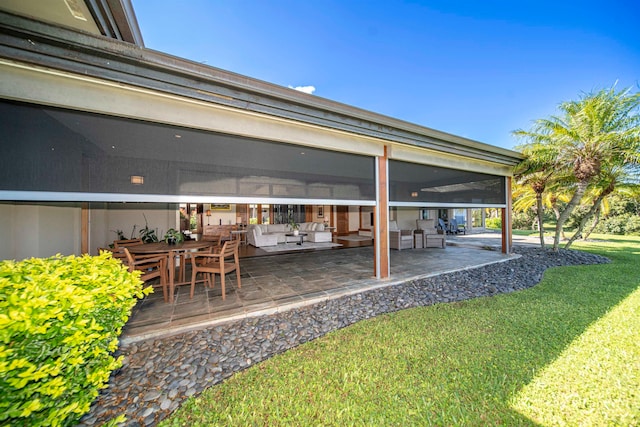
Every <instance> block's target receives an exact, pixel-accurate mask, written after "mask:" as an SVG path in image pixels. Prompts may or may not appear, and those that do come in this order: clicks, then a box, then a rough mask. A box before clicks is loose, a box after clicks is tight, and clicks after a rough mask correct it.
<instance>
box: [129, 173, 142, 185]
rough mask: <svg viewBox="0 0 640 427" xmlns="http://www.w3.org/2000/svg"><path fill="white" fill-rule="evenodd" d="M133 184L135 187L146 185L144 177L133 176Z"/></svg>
mask: <svg viewBox="0 0 640 427" xmlns="http://www.w3.org/2000/svg"><path fill="white" fill-rule="evenodd" d="M131 183H132V184H133V185H142V184H144V176H141V175H131Z"/></svg>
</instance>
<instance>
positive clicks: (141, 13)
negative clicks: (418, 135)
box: [132, 0, 640, 148]
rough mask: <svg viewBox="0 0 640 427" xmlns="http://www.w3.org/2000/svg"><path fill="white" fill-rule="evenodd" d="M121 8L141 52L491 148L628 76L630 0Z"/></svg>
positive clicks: (203, 0) (639, 61)
mask: <svg viewBox="0 0 640 427" xmlns="http://www.w3.org/2000/svg"><path fill="white" fill-rule="evenodd" d="M132 2H133V5H134V9H135V11H136V16H137V18H138V23H139V25H140V28H141V30H142V35H143V38H144V41H145V45H146V46H147V47H148V48H150V49H154V50H158V51H161V52H165V53H169V54H172V55H176V56H179V57H182V58H186V59H190V60H193V61H196V62H201V63H205V64H207V65H210V66H213V67H217V68H222V69H224V70H229V71H233V72H235V73H239V74H243V75H246V76H250V77H253V78H257V79H260V80H265V81H268V82H270V83H274V84H278V85H282V86H290V87H304V86H313V87H314V88H315V91H314V92H313V95H314V96H319V97H323V98H328V99H331V100H334V101H338V102H342V103H345V104H349V105H352V106H355V107H358V108H363V109H365V110H370V111H374V112H376V113H380V114H384V115H387V116H391V117H394V118H397V119H401V120H406V121H408V122H412V123H416V124H420V125H423V126H427V127H430V128H433V129H437V130H440V131H444V132H449V133H453V134H456V135H460V136H464V137H466V138H471V139H474V140H477V141H481V142H484V143H487V144H492V145H497V146H501V147H504V148H513V146H514V145H516V144H517V143H518V142H519V141H517V140H516V139H515V138H514V137H513V136H511V131H513V130H515V129H518V128H525V129H528V128H529V127H530V126H531V123H532V121H533V120H534V119H537V118H543V117H548V116H549V115H552V114H554V113H555V112H556V106H557V105H558V104H559V103H560V102H562V101H567V100H571V99H577V98H578V97H579V96H580V95H581V94H582V93H584V92H590V91H592V90H598V89H602V88H608V87H610V86H612V85H613V84H614V83H615V82H616V81H617V82H618V84H617V87H618V88H620V89H622V88H627V87H633V88H634V89H633V90H634V91H635V90H638V84H640V24H639V22H640V3H638V1H637V0H633V1H632V0H629V1H618V0H608V1H599V2H595V1H588V0H585V1H562V0H556V1H554V2H550V1H546V0H540V1H521V2H518V1H509V2H506V1H477V0H476V1H471V0H469V1H466V0H462V1H453V0H440V1H349V0H320V1H302V0H300V1H294V0H262V1H260V0H235V1H232V0H220V1H214V0H189V1H182V2H176V1H175V0H173V1H168V0H132Z"/></svg>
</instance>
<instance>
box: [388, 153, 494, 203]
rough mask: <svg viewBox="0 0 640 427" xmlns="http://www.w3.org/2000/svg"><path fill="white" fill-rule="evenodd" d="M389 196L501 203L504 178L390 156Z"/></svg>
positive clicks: (392, 199) (406, 199)
mask: <svg viewBox="0 0 640 427" xmlns="http://www.w3.org/2000/svg"><path fill="white" fill-rule="evenodd" d="M389 200H390V202H423V203H441V204H460V203H462V204H474V205H483V204H485V205H495V204H504V203H506V189H505V178H504V177H502V176H495V175H488V174H482V173H477V172H468V171H463V170H457V169H448V168H442V167H437V166H427V165H419V164H416V163H409V162H401V161H398V160H390V161H389Z"/></svg>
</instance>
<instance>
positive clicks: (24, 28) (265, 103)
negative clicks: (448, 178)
mask: <svg viewBox="0 0 640 427" xmlns="http://www.w3.org/2000/svg"><path fill="white" fill-rule="evenodd" d="M120 3H124V2H120ZM0 57H2V58H6V59H9V60H11V61H18V62H20V63H24V64H31V65H33V66H35V67H42V68H47V69H54V70H59V71H62V72H63V73H68V74H74V75H78V76H83V77H86V78H94V79H100V80H103V81H107V82H112V83H113V84H115V85H122V86H129V87H137V88H140V89H142V90H145V91H148V92H154V93H162V94H165V95H167V96H173V97H177V98H181V99H190V100H193V101H195V102H197V103H199V104H208V105H212V106H217V107H221V108H224V109H228V110H229V111H232V110H233V111H238V112H245V113H249V114H252V115H256V116H261V117H272V118H275V119H278V120H280V121H283V120H284V121H289V122H295V123H300V124H303V125H305V126H313V127H314V128H324V129H328V130H331V131H334V132H335V131H337V132H340V133H345V134H352V135H354V136H359V137H364V138H367V139H371V140H374V141H381V142H383V143H385V144H388V145H390V146H392V147H396V149H395V150H391V153H393V152H394V151H395V152H397V153H403V156H405V157H406V155H407V153H408V152H414V151H417V152H425V153H427V152H429V153H439V154H442V155H445V156H448V157H451V158H461V159H469V160H472V161H476V162H484V163H488V164H493V165H497V166H498V167H499V168H500V169H504V170H507V169H510V168H512V167H513V166H515V165H516V164H518V163H519V162H520V161H521V160H522V158H523V157H522V155H521V154H520V153H517V152H515V151H511V150H506V149H503V148H500V147H496V146H492V145H488V144H484V143H481V142H478V141H473V140H470V139H466V138H462V137H459V136H456V135H451V134H448V133H445V132H440V131H437V130H434V129H430V128H427V127H424V126H420V125H416V124H412V123H408V122H406V121H402V120H398V119H394V118H391V117H388V116H384V115H380V114H377V113H373V112H370V111H366V110H363V109H359V108H356V107H352V106H349V105H345V104H342V103H338V102H335V101H331V100H328V99H324V98H321V97H318V96H314V95H309V94H305V93H302V92H299V91H296V90H293V89H289V88H286V87H282V86H278V85H274V84H271V83H267V82H264V81H260V80H256V79H252V78H249V77H246V76H242V75H239V74H235V73H232V72H229V71H225V70H221V69H218V68H214V67H210V66H206V65H203V64H200V63H196V62H192V61H188V60H184V59H181V58H177V57H175V56H171V55H167V54H164V53H160V52H157V51H153V50H150V49H145V48H143V47H141V46H138V45H133V44H130V43H124V42H121V41H117V40H111V39H107V38H105V37H101V36H96V35H92V34H89V33H81V32H77V31H74V30H71V29H69V28H63V27H60V26H55V25H51V24H47V23H44V22H40V21H34V20H31V19H28V18H25V17H21V16H17V15H13V14H8V13H3V12H0ZM0 96H2V93H0ZM459 164H460V165H461V166H462V165H463V164H464V162H462V163H460V162H459Z"/></svg>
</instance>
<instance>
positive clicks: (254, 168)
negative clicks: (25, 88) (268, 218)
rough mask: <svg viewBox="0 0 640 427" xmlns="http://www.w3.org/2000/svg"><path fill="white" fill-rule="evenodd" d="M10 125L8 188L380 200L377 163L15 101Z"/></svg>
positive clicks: (4, 153) (8, 109) (1, 114)
mask: <svg viewBox="0 0 640 427" xmlns="http://www.w3.org/2000/svg"><path fill="white" fill-rule="evenodd" d="M0 122H1V123H2V132H1V136H0V138H1V145H0V190H8V191H47V192H81V193H92V194H96V193H98V194H99V193H116V194H118V193H119V194H145V195H182V196H184V195H187V196H189V195H193V196H234V197H263V198H269V197H274V198H291V199H305V198H323V199H329V200H331V199H333V200H338V201H339V200H362V201H364V200H367V201H374V200H375V185H374V180H375V170H374V159H373V158H372V157H368V156H362V155H356V154H349V153H341V152H335V151H329V150H322V149H317V148H309V147H303V146H297V145H293V144H284V143H279V142H272V141H262V140H257V139H251V138H243V137H238V136H233V135H226V134H219V133H215V132H207V131H200V130H196V129H186V128H181V127H176V126H168V125H162V124H157V123H149V122H144V121H138V120H131V119H124V118H118V117H112V116H105V115H98V114H91V113H85V112H77V111H71V110H63V109H57V108H51V107H45V106H39V105H30V104H23V103H15V102H8V101H1V102H0ZM132 175H136V176H143V177H144V184H143V185H134V184H132V183H131V182H130V177H131V176H132Z"/></svg>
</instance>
